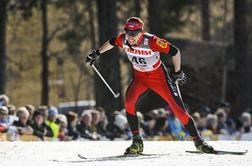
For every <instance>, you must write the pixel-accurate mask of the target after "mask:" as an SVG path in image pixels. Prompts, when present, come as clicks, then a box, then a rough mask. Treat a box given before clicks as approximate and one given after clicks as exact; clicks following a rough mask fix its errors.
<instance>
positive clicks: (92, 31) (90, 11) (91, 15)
mask: <svg viewBox="0 0 252 166" xmlns="http://www.w3.org/2000/svg"><path fill="white" fill-rule="evenodd" d="M87 6H88V7H87V10H88V16H89V26H90V37H91V44H92V48H96V42H95V37H96V36H95V25H94V11H93V1H92V0H88V1H87Z"/></svg>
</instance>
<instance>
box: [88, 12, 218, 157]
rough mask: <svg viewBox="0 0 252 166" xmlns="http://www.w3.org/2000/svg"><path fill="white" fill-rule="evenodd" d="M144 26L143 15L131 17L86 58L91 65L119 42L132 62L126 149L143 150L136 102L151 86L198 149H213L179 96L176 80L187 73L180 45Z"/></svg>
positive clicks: (127, 106) (205, 151)
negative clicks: (168, 62)
mask: <svg viewBox="0 0 252 166" xmlns="http://www.w3.org/2000/svg"><path fill="white" fill-rule="evenodd" d="M143 27H144V23H143V21H142V20H141V19H140V18H138V17H131V18H129V19H128V20H127V21H126V23H125V25H124V32H122V33H121V34H120V35H118V36H117V37H116V38H111V39H110V40H108V41H107V42H105V43H104V44H103V45H102V46H101V47H100V48H99V49H97V50H93V51H92V52H91V53H90V54H89V55H88V56H87V58H86V62H87V63H89V64H90V65H92V64H93V63H94V62H95V60H96V59H97V58H98V57H99V56H100V55H101V54H102V53H104V52H106V51H108V50H110V49H112V48H113V47H114V46H117V47H120V48H123V49H124V51H125V52H126V54H127V56H128V58H129V60H130V61H131V63H132V66H133V79H132V81H131V83H130V85H129V87H128V89H127V92H126V99H125V108H126V115H127V119H128V123H129V125H130V129H131V132H132V135H133V143H132V144H131V145H130V146H129V147H128V148H127V149H126V151H125V154H140V153H142V152H143V141H142V139H141V136H140V133H139V121H138V118H137V115H136V109H135V106H136V102H137V100H138V98H139V96H141V94H143V93H144V92H145V91H146V90H148V89H152V90H153V91H155V92H156V93H157V94H159V95H160V96H161V97H162V98H163V99H164V100H165V101H166V102H167V103H168V104H169V106H170V107H171V109H172V111H173V112H174V114H175V115H176V116H177V117H178V118H179V119H180V121H181V122H182V123H183V125H184V127H185V129H186V130H187V131H188V132H189V133H190V135H191V136H192V139H193V141H194V145H195V147H196V148H197V150H198V151H201V152H203V153H214V151H215V150H214V148H213V147H212V146H210V145H208V144H207V143H206V142H205V141H204V140H203V139H202V138H201V137H200V135H199V133H198V131H197V129H196V127H195V124H194V121H193V119H192V118H191V116H190V115H189V114H188V113H187V111H186V110H185V107H184V104H183V101H182V100H181V98H180V97H179V93H178V90H177V88H176V85H175V81H178V82H179V84H180V85H182V84H185V83H186V76H185V74H184V72H183V71H182V70H181V56H180V51H179V49H178V48H176V47H175V46H174V45H172V44H170V43H169V42H167V41H166V40H165V39H161V38H159V37H157V36H155V35H152V34H149V33H147V32H145V31H144V30H143ZM160 53H165V54H169V55H170V56H171V57H172V62H173V64H174V73H173V75H172V78H174V79H171V78H170V76H169V75H168V72H167V69H166V67H165V66H164V65H163V64H162V62H161V60H160Z"/></svg>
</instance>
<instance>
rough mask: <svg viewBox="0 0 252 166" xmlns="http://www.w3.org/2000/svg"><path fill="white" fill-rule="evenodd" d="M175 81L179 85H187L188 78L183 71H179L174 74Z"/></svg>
mask: <svg viewBox="0 0 252 166" xmlns="http://www.w3.org/2000/svg"><path fill="white" fill-rule="evenodd" d="M173 79H174V81H175V82H176V81H178V83H179V85H184V84H186V80H187V77H186V75H185V73H184V72H183V71H181V70H179V71H178V72H174V73H173Z"/></svg>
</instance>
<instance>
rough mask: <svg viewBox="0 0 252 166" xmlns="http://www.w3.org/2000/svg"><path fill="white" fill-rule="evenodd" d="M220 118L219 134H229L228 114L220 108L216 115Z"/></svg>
mask: <svg viewBox="0 0 252 166" xmlns="http://www.w3.org/2000/svg"><path fill="white" fill-rule="evenodd" d="M215 114H216V115H217V118H218V134H228V126H227V123H226V121H227V114H226V112H225V110H224V109H222V108H219V109H218V110H217V111H216V113H215Z"/></svg>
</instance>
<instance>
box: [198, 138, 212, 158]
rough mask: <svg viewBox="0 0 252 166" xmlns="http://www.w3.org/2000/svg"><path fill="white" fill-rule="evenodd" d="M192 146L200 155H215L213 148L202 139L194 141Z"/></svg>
mask: <svg viewBox="0 0 252 166" xmlns="http://www.w3.org/2000/svg"><path fill="white" fill-rule="evenodd" d="M194 145H195V147H196V149H197V150H198V151H200V152H202V153H211V154H214V153H216V151H215V150H214V148H213V147H212V146H210V145H208V144H207V143H206V142H205V141H204V140H203V139H202V138H199V139H196V140H194Z"/></svg>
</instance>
